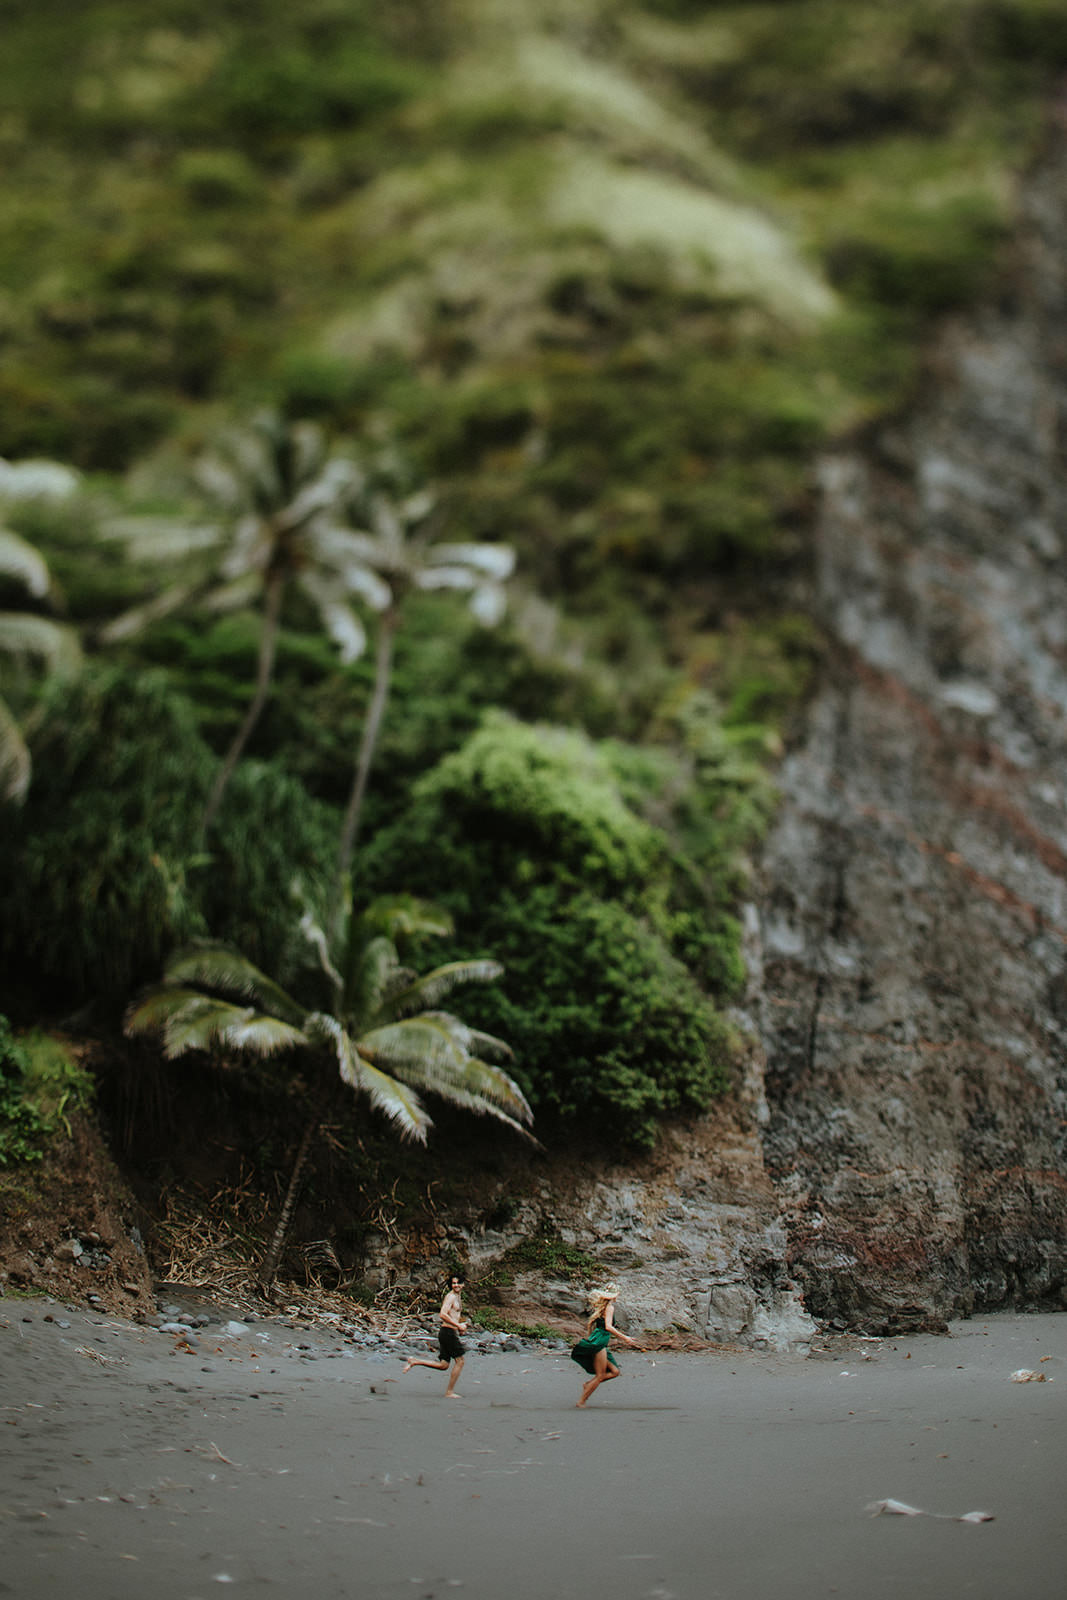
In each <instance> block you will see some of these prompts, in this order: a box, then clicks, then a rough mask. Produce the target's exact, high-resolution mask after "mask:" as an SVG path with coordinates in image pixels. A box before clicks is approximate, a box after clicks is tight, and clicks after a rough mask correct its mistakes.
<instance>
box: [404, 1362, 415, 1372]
mask: <svg viewBox="0 0 1067 1600" xmlns="http://www.w3.org/2000/svg"><path fill="white" fill-rule="evenodd" d="M414 1365H415V1363H414V1361H405V1362H404V1371H405V1372H410V1371H411V1369H412V1367H413V1366H414Z"/></svg>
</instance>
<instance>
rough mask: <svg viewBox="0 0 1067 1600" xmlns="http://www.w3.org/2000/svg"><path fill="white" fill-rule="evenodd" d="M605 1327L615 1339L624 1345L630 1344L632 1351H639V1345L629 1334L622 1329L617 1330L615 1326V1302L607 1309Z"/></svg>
mask: <svg viewBox="0 0 1067 1600" xmlns="http://www.w3.org/2000/svg"><path fill="white" fill-rule="evenodd" d="M604 1326H605V1328H606V1329H607V1331H608V1332H609V1333H610V1334H611V1336H612V1338H613V1339H621V1340H622V1342H623V1344H628V1345H629V1346H630V1348H631V1349H632V1350H636V1349H637V1345H636V1343H635V1341H634V1340H633V1339H631V1338H630V1336H629V1334H626V1333H623V1331H622V1329H621V1328H617V1327H616V1326H615V1302H614V1300H613V1301H612V1302H611V1304H610V1305H609V1306H608V1307H607V1308H606V1310H605V1312H604Z"/></svg>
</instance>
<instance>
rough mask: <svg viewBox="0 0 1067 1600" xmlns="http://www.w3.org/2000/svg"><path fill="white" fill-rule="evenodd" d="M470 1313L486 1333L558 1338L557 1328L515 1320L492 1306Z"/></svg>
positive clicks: (528, 1337) (524, 1337) (529, 1337)
mask: <svg viewBox="0 0 1067 1600" xmlns="http://www.w3.org/2000/svg"><path fill="white" fill-rule="evenodd" d="M472 1315H473V1319H474V1322H475V1325H476V1326H477V1327H479V1328H484V1329H485V1331H486V1332H487V1333H510V1334H513V1335H514V1336H515V1338H516V1339H558V1338H559V1332H558V1330H557V1329H555V1328H549V1327H547V1326H546V1325H545V1323H543V1322H516V1320H515V1318H514V1317H509V1316H506V1315H505V1314H504V1313H503V1312H502V1311H496V1310H494V1309H493V1307H492V1306H483V1307H480V1308H479V1309H477V1310H475V1311H474V1312H473V1313H472Z"/></svg>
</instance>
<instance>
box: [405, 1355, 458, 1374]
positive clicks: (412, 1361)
mask: <svg viewBox="0 0 1067 1600" xmlns="http://www.w3.org/2000/svg"><path fill="white" fill-rule="evenodd" d="M447 1366H448V1362H447V1361H419V1360H416V1358H415V1357H414V1356H410V1357H409V1358H408V1360H407V1361H405V1362H404V1371H405V1372H410V1371H411V1369H412V1367H433V1369H434V1371H435V1372H444V1370H445V1368H446V1367H447Z"/></svg>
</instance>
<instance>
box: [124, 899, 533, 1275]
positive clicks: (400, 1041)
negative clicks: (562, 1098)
mask: <svg viewBox="0 0 1067 1600" xmlns="http://www.w3.org/2000/svg"><path fill="white" fill-rule="evenodd" d="M347 909H349V913H350V930H349V933H350V937H349V943H348V950H347V961H346V962H345V973H344V976H343V977H342V976H341V974H339V973H338V970H337V967H336V965H335V963H334V961H333V960H332V959H331V953H330V951H329V950H328V949H327V947H326V939H325V934H324V932H323V930H322V929H321V928H320V927H319V926H318V925H317V924H316V923H315V922H314V920H313V918H312V917H311V915H310V913H308V915H307V916H305V918H303V919H302V920H301V928H302V930H303V932H304V933H305V935H306V936H307V939H308V942H309V944H310V945H311V946H312V947H313V948H314V949H315V951H316V952H317V954H318V957H319V961H318V964H317V965H318V970H317V972H316V977H315V986H316V988H320V987H321V977H322V974H323V973H324V972H325V973H326V974H327V975H328V976H329V977H330V979H331V982H332V983H334V984H335V992H334V1008H333V1010H332V1011H319V1010H309V1009H308V1008H307V1007H306V1006H305V1005H304V1004H302V1003H301V1002H300V1001H299V1000H296V999H294V998H293V996H292V995H290V994H287V993H286V991H285V990H284V989H282V988H281V987H280V986H279V985H278V984H276V983H275V982H274V981H273V979H271V978H269V977H268V976H267V974H266V973H264V972H261V971H260V970H259V969H258V968H257V967H254V966H253V965H252V963H251V962H249V961H247V960H246V959H245V957H244V956H242V955H241V954H240V952H239V951H236V950H233V949H231V948H230V947H229V946H227V945H222V944H217V943H212V942H210V941H207V942H204V943H201V944H195V945H192V946H190V947H189V948H188V949H187V950H183V951H178V952H176V953H175V955H173V956H172V957H171V958H170V960H169V961H168V962H167V966H166V970H165V972H164V975H163V981H162V983H160V984H157V985H155V986H154V987H153V988H151V989H149V990H147V991H146V992H145V993H144V994H142V995H141V996H140V997H139V998H138V999H137V1000H135V1001H134V1002H133V1004H132V1005H131V1006H130V1007H129V1009H128V1011H127V1013H126V1032H127V1033H128V1034H130V1035H138V1034H147V1033H161V1034H162V1037H163V1053H164V1055H165V1056H166V1057H167V1059H168V1060H169V1061H176V1060H178V1059H179V1058H180V1057H182V1056H185V1055H187V1054H188V1053H189V1052H191V1051H203V1052H206V1053H207V1054H208V1055H209V1056H214V1057H215V1058H216V1059H217V1060H219V1061H220V1062H221V1061H225V1060H227V1059H233V1058H234V1057H238V1056H251V1057H252V1058H254V1059H267V1058H269V1057H271V1056H277V1055H283V1054H289V1055H291V1056H292V1058H293V1060H294V1063H295V1061H296V1060H297V1059H298V1058H300V1057H303V1058H304V1059H307V1060H308V1061H309V1063H310V1065H311V1066H312V1068H313V1071H314V1075H315V1076H314V1079H313V1082H314V1083H315V1088H314V1089H313V1090H312V1091H311V1098H310V1099H309V1098H308V1091H307V1090H306V1089H303V1088H302V1099H303V1101H304V1104H305V1106H306V1107H307V1114H308V1118H307V1123H306V1125H305V1128H304V1131H303V1134H302V1135H301V1138H300V1142H299V1146H298V1148H297V1151H296V1156H295V1158H294V1161H293V1167H292V1171H291V1175H290V1178H289V1183H288V1187H287V1189H286V1194H285V1200H284V1202H283V1205H282V1210H281V1214H280V1216H279V1218H278V1223H277V1226H276V1227H275V1229H274V1234H273V1237H272V1239H271V1241H270V1244H269V1245H268V1246H267V1249H266V1250H265V1252H264V1255H263V1262H262V1265H261V1267H260V1268H259V1272H258V1274H257V1276H258V1279H259V1283H260V1285H261V1287H262V1288H263V1290H264V1292H267V1293H269V1291H270V1288H271V1285H272V1284H273V1282H274V1279H275V1276H276V1275H277V1272H278V1267H279V1264H280V1262H281V1258H282V1252H283V1250H284V1248H285V1244H286V1241H287V1239H288V1237H289V1231H290V1228H291V1225H292V1220H293V1213H294V1211H295V1209H296V1203H297V1200H298V1198H299V1195H300V1190H301V1185H302V1182H303V1177H304V1173H305V1170H306V1168H307V1164H308V1160H309V1158H310V1156H311V1153H312V1151H313V1148H314V1142H315V1137H316V1135H317V1133H318V1132H319V1129H320V1128H321V1126H322V1119H323V1117H324V1115H325V1114H326V1110H327V1107H328V1106H329V1103H330V1100H331V1097H332V1096H333V1095H334V1094H339V1093H340V1092H341V1089H340V1086H341V1084H344V1085H346V1086H347V1087H348V1088H349V1089H353V1090H355V1091H356V1092H357V1093H358V1094H360V1095H363V1096H365V1097H366V1099H367V1100H369V1102H370V1104H371V1106H372V1107H374V1109H375V1110H376V1111H377V1112H378V1113H379V1114H381V1115H383V1116H384V1117H385V1118H386V1120H387V1121H388V1122H389V1124H391V1126H392V1128H393V1129H394V1131H395V1132H396V1133H398V1134H399V1135H400V1137H401V1138H404V1139H414V1140H416V1141H417V1142H418V1143H420V1144H425V1142H426V1137H427V1133H428V1131H429V1129H430V1127H431V1126H432V1124H431V1119H430V1116H429V1114H428V1112H427V1110H426V1108H425V1106H424V1105H423V1103H422V1099H421V1092H429V1093H430V1094H433V1095H437V1096H439V1097H440V1098H441V1099H443V1100H445V1101H450V1102H451V1103H452V1104H453V1105H455V1106H459V1107H461V1108H462V1109H463V1110H465V1111H473V1112H476V1113H479V1114H481V1115H487V1116H491V1117H493V1118H494V1119H495V1120H497V1121H500V1122H503V1123H504V1124H506V1125H507V1126H508V1127H510V1128H511V1129H513V1130H514V1132H516V1133H518V1134H520V1135H521V1136H522V1137H523V1138H525V1139H530V1140H533V1142H534V1143H535V1144H536V1142H537V1141H536V1140H534V1139H533V1135H532V1134H531V1133H530V1132H529V1128H530V1125H531V1123H532V1122H533V1112H532V1111H531V1110H530V1106H529V1104H528V1102H527V1100H526V1098H525V1096H524V1095H523V1092H522V1090H521V1089H520V1087H519V1085H518V1084H517V1083H516V1082H515V1080H514V1079H513V1078H511V1077H509V1075H508V1074H507V1073H506V1072H505V1071H504V1070H503V1069H502V1068H501V1067H499V1066H496V1065H495V1064H493V1059H492V1058H495V1059H496V1060H497V1061H499V1060H502V1059H507V1058H509V1057H510V1056H511V1050H510V1048H509V1047H508V1045H506V1044H505V1043H504V1041H503V1040H502V1039H496V1038H494V1037H493V1036H492V1035H491V1034H487V1033H482V1032H481V1031H480V1030H479V1029H477V1028H471V1027H468V1026H467V1025H466V1024H465V1023H464V1022H462V1021H461V1020H460V1018H459V1017H456V1016H454V1015H453V1014H452V1013H451V1012H448V1011H442V1010H441V1009H440V1005H441V1002H442V1001H443V1000H444V999H445V997H446V996H447V995H449V994H451V993H452V991H453V990H454V989H455V988H457V987H459V986H461V985H464V984H468V983H491V982H493V981H494V980H495V979H496V978H498V977H500V976H501V974H502V972H503V968H502V967H501V966H499V965H498V963H497V962H495V961H493V960H491V959H488V958H481V959H477V960H471V961H453V962H448V963H446V964H445V965H444V966H440V967H434V968H432V969H431V971H429V972H427V973H424V974H422V976H419V975H418V974H417V973H416V972H414V971H413V970H411V969H410V968H408V967H405V966H403V965H402V964H401V961H400V956H399V951H398V949H397V946H396V943H395V942H394V941H395V940H396V939H397V938H400V937H411V936H413V935H416V934H418V933H424V934H425V933H437V934H447V933H450V932H451V925H450V923H449V921H448V919H447V918H446V917H444V916H443V914H442V913H441V912H440V910H439V909H438V908H436V907H433V906H428V905H426V904H425V902H423V901H419V900H416V899H414V897H412V896H409V895H400V896H394V897H392V898H387V899H382V900H378V901H375V902H374V903H373V904H372V905H371V906H368V907H367V909H366V911H365V912H364V913H363V915H362V916H361V917H360V916H355V915H352V914H351V910H350V908H347ZM353 929H354V931H353ZM339 978H340V980H341V981H340V982H337V980H338V979H339ZM486 1058H489V1059H486ZM324 1080H325V1081H324Z"/></svg>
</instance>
